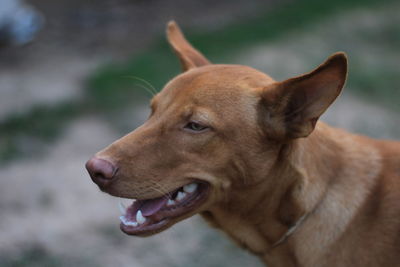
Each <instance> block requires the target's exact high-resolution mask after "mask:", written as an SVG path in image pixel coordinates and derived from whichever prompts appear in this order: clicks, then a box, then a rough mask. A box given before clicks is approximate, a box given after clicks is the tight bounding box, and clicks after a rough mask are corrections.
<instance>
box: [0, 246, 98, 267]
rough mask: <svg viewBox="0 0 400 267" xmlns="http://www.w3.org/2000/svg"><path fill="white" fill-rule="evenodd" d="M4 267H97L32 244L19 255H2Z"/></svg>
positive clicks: (1, 264) (0, 257)
mask: <svg viewBox="0 0 400 267" xmlns="http://www.w3.org/2000/svg"><path fill="white" fill-rule="evenodd" d="M0 266H2V267H28V266H29V267H63V266H87V267H90V266H96V264H94V263H92V262H90V261H89V260H88V259H70V258H64V257H60V256H56V255H53V254H51V253H50V252H48V251H47V250H46V249H44V248H43V247H42V246H40V245H37V244H32V245H30V246H28V247H26V248H25V249H23V250H22V251H21V252H20V253H18V255H0Z"/></svg>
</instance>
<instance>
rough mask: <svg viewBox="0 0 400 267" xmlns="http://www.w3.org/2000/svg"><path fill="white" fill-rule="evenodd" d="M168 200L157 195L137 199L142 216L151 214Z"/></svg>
mask: <svg viewBox="0 0 400 267" xmlns="http://www.w3.org/2000/svg"><path fill="white" fill-rule="evenodd" d="M167 201H168V198H166V197H159V198H154V199H149V200H139V203H140V204H141V205H140V210H141V211H142V214H143V216H151V215H153V214H155V213H156V212H157V211H159V210H160V209H161V208H162V207H163V206H164V205H165V204H166V203H167Z"/></svg>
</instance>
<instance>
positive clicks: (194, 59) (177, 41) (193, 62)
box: [167, 21, 210, 71]
mask: <svg viewBox="0 0 400 267" xmlns="http://www.w3.org/2000/svg"><path fill="white" fill-rule="evenodd" d="M167 38H168V41H169V43H170V44H171V46H172V48H173V49H174V51H175V53H176V54H177V55H178V57H179V60H180V62H181V65H182V69H183V71H187V70H189V69H192V68H196V67H200V66H203V65H207V64H210V62H209V61H208V60H207V59H206V58H205V57H204V56H203V55H202V54H201V53H200V52H199V51H197V50H196V49H195V48H194V47H193V46H192V45H191V44H190V43H189V42H188V41H187V40H186V38H185V36H184V35H183V33H182V32H181V30H180V29H179V27H178V25H177V24H176V23H175V21H170V22H169V23H168V26H167Z"/></svg>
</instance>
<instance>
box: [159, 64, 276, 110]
mask: <svg viewBox="0 0 400 267" xmlns="http://www.w3.org/2000/svg"><path fill="white" fill-rule="evenodd" d="M273 82H274V80H273V79H272V78H270V77H269V76H267V75H266V74H264V73H262V72H259V71H257V70H255V69H252V68H250V67H246V66H240V65H208V66H204V67H200V68H196V69H192V70H189V71H187V72H185V73H183V74H181V75H178V76H177V77H175V78H174V79H173V80H171V81H170V82H169V83H168V84H167V85H166V86H165V88H164V89H163V90H162V91H161V92H160V93H159V95H158V96H157V97H156V99H155V101H156V102H157V104H161V103H159V102H163V103H162V104H161V105H168V106H169V105H170V104H171V103H172V102H180V103H185V104H189V103H193V104H196V105H201V106H210V105H211V106H213V105H214V106H215V105H222V104H232V105H237V104H239V103H241V102H243V101H246V99H247V98H254V97H255V94H256V92H255V91H256V90H257V89H260V88H263V87H265V86H267V85H268V84H271V83H273ZM226 102H229V103H226Z"/></svg>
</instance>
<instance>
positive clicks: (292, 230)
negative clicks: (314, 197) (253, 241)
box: [272, 213, 308, 248]
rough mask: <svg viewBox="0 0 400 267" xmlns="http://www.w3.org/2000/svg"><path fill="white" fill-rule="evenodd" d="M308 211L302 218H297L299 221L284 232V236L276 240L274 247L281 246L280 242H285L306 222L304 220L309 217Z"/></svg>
mask: <svg viewBox="0 0 400 267" xmlns="http://www.w3.org/2000/svg"><path fill="white" fill-rule="evenodd" d="M307 215H308V214H307V213H306V214H304V215H303V216H301V217H300V219H298V220H297V222H295V223H294V224H293V225H292V226H291V227H290V228H289V229H288V230H287V231H286V233H284V234H283V235H282V237H281V238H280V239H279V240H278V241H276V242H275V243H274V244H273V245H272V248H275V247H277V246H279V245H280V244H282V243H283V242H285V241H286V240H287V239H288V238H289V236H290V235H292V234H293V233H294V231H296V230H297V228H299V226H300V225H301V224H302V223H303V222H304V220H305V219H306V218H307Z"/></svg>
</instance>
